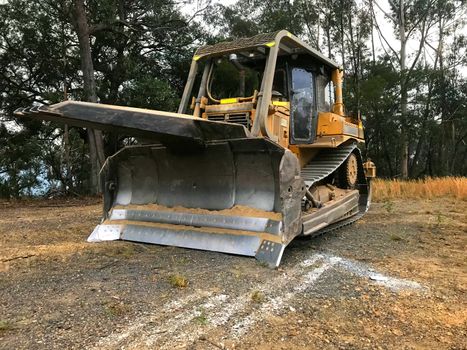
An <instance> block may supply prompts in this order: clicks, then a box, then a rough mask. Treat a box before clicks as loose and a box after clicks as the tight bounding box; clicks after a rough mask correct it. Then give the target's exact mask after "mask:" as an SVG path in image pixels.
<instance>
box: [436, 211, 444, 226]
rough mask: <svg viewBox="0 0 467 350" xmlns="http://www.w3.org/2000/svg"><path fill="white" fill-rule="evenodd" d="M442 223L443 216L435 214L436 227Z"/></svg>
mask: <svg viewBox="0 0 467 350" xmlns="http://www.w3.org/2000/svg"><path fill="white" fill-rule="evenodd" d="M442 223H443V214H441V213H436V225H437V226H438V227H439V226H440V225H441V224H442Z"/></svg>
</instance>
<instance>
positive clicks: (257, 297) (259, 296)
mask: <svg viewBox="0 0 467 350" xmlns="http://www.w3.org/2000/svg"><path fill="white" fill-rule="evenodd" d="M251 300H253V301H254V302H255V303H261V302H263V301H264V294H263V293H262V292H261V291H259V290H255V291H254V292H253V293H251Z"/></svg>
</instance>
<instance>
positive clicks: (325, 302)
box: [0, 199, 467, 349]
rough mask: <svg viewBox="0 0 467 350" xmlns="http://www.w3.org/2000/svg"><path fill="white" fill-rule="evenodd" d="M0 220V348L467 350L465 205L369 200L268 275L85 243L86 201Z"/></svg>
mask: <svg viewBox="0 0 467 350" xmlns="http://www.w3.org/2000/svg"><path fill="white" fill-rule="evenodd" d="M0 211H1V214H2V215H1V217H0V246H1V250H0V260H1V265H0V303H1V304H0V348H1V349H36V348H37V349H64V348H89V349H105V348H107V349H121V348H124V349H146V348H148V349H149V348H152V349H173V348H190V349H211V348H212V349H219V348H228V349H231V348H236V349H251V348H255V349H314V348H316V349H323V348H329V349H335V348H339V349H355V348H357V349H375V348H376V349H379V348H380V349H404V348H406V349H467V341H466V339H467V334H466V333H467V332H466V329H467V299H466V286H467V262H466V256H465V251H466V243H467V235H466V228H467V218H466V214H465V213H466V212H467V203H466V202H465V201H455V200H452V199H449V200H436V201H422V200H420V201H413V200H412V201H396V202H385V203H376V204H374V205H373V207H372V208H371V210H370V212H369V213H368V214H367V216H366V217H365V218H364V219H363V220H361V221H360V222H358V223H357V224H355V225H353V226H350V227H348V228H346V229H342V230H340V231H337V232H335V233H332V234H328V235H326V236H324V237H320V238H317V239H311V240H309V239H301V240H297V241H295V242H294V243H293V244H292V245H291V246H290V247H288V248H287V249H286V252H285V254H284V258H283V263H282V265H281V268H280V269H278V270H269V269H267V268H265V267H263V266H262V265H260V264H258V263H257V262H256V261H255V260H254V259H252V258H244V257H238V256H231V255H225V254H220V253H210V252H201V251H193V250H185V249H179V248H173V247H160V246H151V245H143V244H135V243H129V242H108V243H100V244H90V243H85V239H86V237H87V235H88V234H89V233H90V232H91V230H92V228H93V227H94V225H95V224H96V223H98V221H99V217H100V205H99V204H96V201H95V200H83V201H68V202H66V201H61V202H60V201H59V202H57V201H55V202H50V201H43V202H33V203H0ZM175 277H176V278H175ZM183 278H186V279H187V281H188V285H187V286H186V287H177V286H175V285H174V284H177V283H179V282H180V280H183ZM177 279H178V280H177ZM181 284H183V283H181Z"/></svg>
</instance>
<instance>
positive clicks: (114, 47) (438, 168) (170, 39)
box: [0, 0, 467, 197]
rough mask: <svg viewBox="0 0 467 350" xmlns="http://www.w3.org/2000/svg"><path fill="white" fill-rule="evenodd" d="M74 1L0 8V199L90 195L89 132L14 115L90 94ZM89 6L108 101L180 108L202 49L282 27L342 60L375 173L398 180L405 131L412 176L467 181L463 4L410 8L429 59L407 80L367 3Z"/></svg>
mask: <svg viewBox="0 0 467 350" xmlns="http://www.w3.org/2000/svg"><path fill="white" fill-rule="evenodd" d="M72 2H73V0H64V1H61V2H57V1H55V0H41V1H26V0H8V1H6V2H1V4H0V145H1V147H0V196H1V197H20V196H25V195H35V194H39V193H44V194H48V195H53V194H57V193H65V194H72V193H76V194H80V193H86V191H87V190H88V178H89V174H90V165H89V164H90V163H89V157H88V145H87V142H88V141H87V137H86V132H85V131H83V130H81V129H70V131H69V133H68V142H67V143H66V142H65V138H66V137H65V132H64V127H63V126H58V125H56V124H53V123H46V122H40V121H36V120H30V119H21V118H16V117H14V116H13V111H14V110H15V109H17V108H19V107H27V106H30V105H32V104H53V103H56V102H59V101H61V100H63V99H64V90H65V87H66V90H67V93H68V94H67V97H68V98H71V99H76V100H78V99H80V98H81V95H82V73H81V68H80V53H79V49H78V45H77V42H78V40H77V36H76V33H75V28H74V27H73V24H72V16H71V9H70V8H71V5H72ZM373 3H374V2H373ZM85 4H86V14H87V19H88V24H89V26H90V30H91V33H90V34H91V35H90V42H91V46H92V47H91V49H92V60H93V65H94V69H95V77H96V83H97V95H98V97H99V101H100V102H103V103H111V104H118V105H125V106H134V107H144V108H152V109H160V110H167V111H174V110H176V108H177V105H178V102H179V97H180V96H181V93H182V91H183V87H184V82H185V79H186V76H187V73H188V69H189V64H190V61H191V57H192V55H193V52H194V50H195V47H197V46H200V45H202V44H204V43H214V42H218V41H221V40H225V39H229V38H238V37H246V36H252V35H255V34H258V33H262V32H272V31H276V30H280V29H287V30H289V31H291V32H292V33H294V34H296V35H298V36H300V37H301V38H302V39H304V40H305V41H307V42H309V43H310V44H311V45H312V46H313V47H315V48H316V49H319V50H321V51H322V52H323V53H324V54H325V55H326V56H329V57H331V58H332V59H334V60H336V61H337V62H339V63H342V64H343V65H344V68H345V71H346V76H345V81H344V84H345V85H344V88H345V92H344V98H345V100H344V102H345V104H346V108H347V111H349V113H350V114H353V115H356V114H357V113H358V112H361V114H362V116H363V121H364V126H365V128H366V130H365V133H366V141H367V149H366V154H365V156H367V157H370V158H371V159H372V160H373V161H374V162H375V163H376V164H377V166H378V175H379V176H386V177H397V176H399V175H400V171H399V168H400V165H401V153H402V147H401V134H402V131H404V132H405V133H406V134H407V137H408V139H409V173H410V175H411V176H412V177H422V176H426V175H429V176H437V175H448V174H453V175H464V176H465V175H466V174H467V165H466V164H467V162H466V161H465V159H466V156H467V142H466V141H467V140H466V137H467V135H466V133H465V130H467V104H466V102H465V101H467V80H466V76H465V73H462V69H464V70H465V66H466V65H467V54H466V51H467V40H466V37H465V35H463V34H462V33H463V31H462V29H463V28H465V21H463V20H462V17H461V16H462V13H464V14H465V8H466V4H465V2H463V1H456V0H449V1H434V2H433V1H428V0H406V1H404V4H405V12H404V14H405V18H406V21H407V23H406V24H407V31H409V30H410V33H411V35H414V38H417V40H418V38H419V37H420V34H421V32H422V29H423V25H427V26H429V28H431V32H430V36H429V37H427V42H426V43H425V44H424V48H423V54H422V55H421V56H420V58H419V60H418V61H417V62H416V63H417V64H415V65H414V66H413V69H412V70H410V72H407V71H406V72H400V67H399V61H398V57H397V50H398V47H397V45H396V46H394V49H395V52H392V51H391V50H390V49H387V50H386V52H384V54H382V53H381V52H379V53H378V52H373V50H372V49H373V47H372V45H371V43H372V40H371V39H373V41H374V42H378V41H380V40H381V39H380V37H379V34H378V32H377V31H376V28H375V27H374V24H375V23H374V21H373V19H372V11H371V6H370V2H367V1H365V2H363V3H362V2H357V1H355V0H295V1H290V0H273V1H259V0H238V1H237V2H236V3H234V4H233V5H230V6H225V5H222V4H221V2H218V3H217V5H214V6H211V7H208V8H207V9H206V10H205V11H204V12H203V13H202V14H203V17H196V18H195V19H193V18H191V17H189V16H191V13H190V14H184V13H182V11H181V8H180V6H183V5H177V4H176V3H174V2H173V1H171V0H131V1H130V0H102V1H97V0H90V1H85ZM391 4H392V5H391V6H390V7H389V8H390V10H389V12H388V15H389V16H394V15H397V13H398V7H397V6H399V5H398V4H399V2H392V3H391ZM430 5H431V6H430ZM462 11H464V12H462ZM185 12H186V11H185ZM424 16H425V17H424ZM394 18H395V19H396V20H395V21H393V29H394V34H397V29H398V25H397V16H396V17H394ZM201 20H202V21H201ZM443 25H444V26H445V28H444V30H442V31H441V32H442V33H443V35H444V36H443V38H442V40H443V45H439V39H440V38H439V37H437V35H438V33H439V31H437V30H436V28H438V27H439V26H443ZM383 34H386V35H387V34H388V33H383ZM422 44H423V43H422ZM412 49H413V48H412ZM408 59H409V61H410V60H413V59H414V55H410V54H409V56H408ZM409 63H410V62H409ZM409 66H410V64H409ZM237 75H238V72H237V71H236V70H234V69H232V67H230V66H229V65H228V64H220V65H219V66H218V67H217V74H216V73H215V81H214V83H213V93H215V95H216V96H217V97H232V96H236V95H237V94H238V86H239V84H238V76H237ZM259 82H260V81H259V77H258V74H257V73H255V72H250V73H249V74H247V79H246V90H247V92H248V91H251V90H253V89H255V88H257V87H258V86H259ZM401 82H404V84H406V87H407V89H408V111H407V113H408V118H406V119H404V118H401V108H400V99H401ZM124 136H125V135H110V134H106V135H105V150H106V152H107V155H108V154H111V153H113V152H115V151H116V150H118V148H119V147H121V146H122V145H123V144H124V143H125V142H126V139H125V138H124Z"/></svg>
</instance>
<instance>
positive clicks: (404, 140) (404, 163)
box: [399, 0, 409, 179]
mask: <svg viewBox="0 0 467 350" xmlns="http://www.w3.org/2000/svg"><path fill="white" fill-rule="evenodd" d="M399 4H400V6H399V11H400V12H399V40H400V42H401V49H400V67H401V72H400V81H401V83H400V89H401V100H400V104H401V177H402V178H403V179H406V178H407V177H408V163H409V141H408V136H407V101H408V91H407V84H406V81H407V80H406V79H405V74H406V45H407V39H406V36H405V14H404V12H405V10H404V0H400V2H399Z"/></svg>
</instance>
